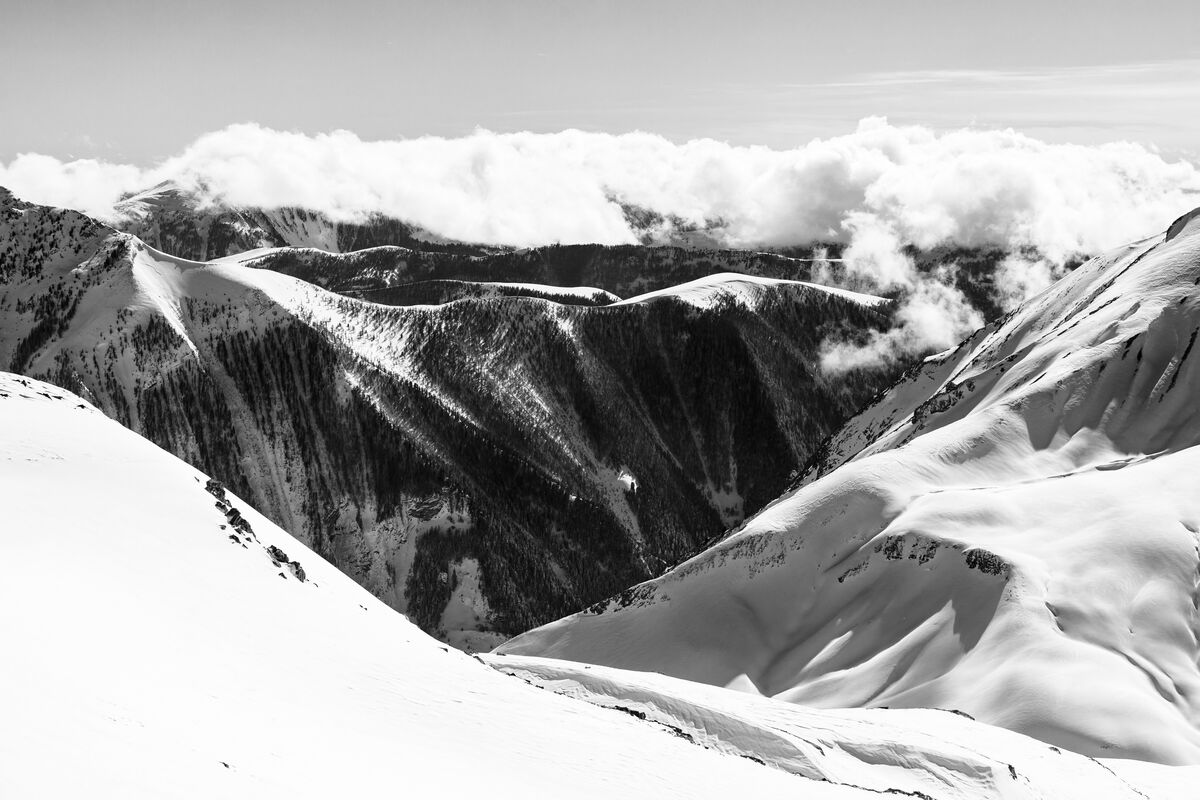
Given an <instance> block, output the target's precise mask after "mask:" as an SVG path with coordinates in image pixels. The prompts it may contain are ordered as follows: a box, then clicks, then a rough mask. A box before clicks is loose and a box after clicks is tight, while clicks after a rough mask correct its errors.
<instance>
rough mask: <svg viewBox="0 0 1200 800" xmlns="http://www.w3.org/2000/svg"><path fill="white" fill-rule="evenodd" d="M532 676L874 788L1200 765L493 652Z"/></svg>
mask: <svg viewBox="0 0 1200 800" xmlns="http://www.w3.org/2000/svg"><path fill="white" fill-rule="evenodd" d="M484 658H485V660H486V661H487V662H488V663H489V664H491V665H492V666H494V667H495V668H496V669H499V670H501V671H503V672H506V673H508V674H510V675H514V676H516V677H519V678H521V679H523V680H526V681H528V682H530V683H532V684H534V685H536V686H542V687H545V688H547V689H549V690H551V691H554V692H557V693H559V694H562V695H565V696H567V697H572V698H576V699H580V700H583V701H585V702H589V703H593V704H595V705H598V706H602V707H605V708H617V709H619V710H623V711H625V712H626V713H630V714H635V715H642V716H643V717H644V718H645V719H647V720H649V721H652V722H656V723H658V724H660V725H663V726H665V727H667V728H668V729H670V730H673V731H675V732H676V733H677V735H679V736H683V737H690V738H691V739H692V740H693V741H695V742H697V743H699V744H702V745H703V746H705V747H709V748H712V749H714V750H718V751H720V752H725V753H730V754H734V755H741V756H745V757H748V758H756V759H760V760H762V761H764V762H765V763H767V764H768V765H770V766H773V767H776V768H778V769H782V770H785V771H787V772H790V773H792V774H794V775H801V776H804V777H808V778H815V779H817V780H824V781H830V782H832V783H839V784H853V785H855V786H861V787H863V788H865V789H868V790H871V791H875V792H885V793H906V794H910V795H912V796H915V797H936V798H942V799H944V800H967V799H968V798H978V797H1007V798H1017V797H1029V798H1033V797H1039V798H1054V800H1069V798H1080V800H1085V798H1086V800H1093V798H1106V800H1114V799H1115V798H1121V797H1130V798H1133V797H1161V798H1179V800H1183V799H1184V798H1190V797H1193V796H1194V787H1195V785H1196V781H1197V780H1200V767H1164V766H1161V765H1158V764H1149V763H1146V762H1141V761H1125V760H1120V759H1108V760H1096V759H1090V758H1086V757H1084V756H1079V755H1077V754H1075V753H1072V752H1070V751H1068V750H1061V749H1059V748H1057V747H1054V746H1052V745H1046V744H1044V743H1042V742H1039V741H1037V740H1036V739H1031V738H1029V737H1026V736H1022V735H1020V734H1016V733H1013V732H1011V731H1006V730H1004V729H1003V728H997V727H993V726H991V725H985V724H983V723H980V722H976V721H974V720H972V719H970V718H969V717H967V716H965V715H964V714H962V713H958V712H950V711H938V710H921V709H914V710H899V709H886V710H885V709H866V710H833V711H824V710H816V709H812V708H806V707H803V706H799V705H795V704H792V703H781V702H778V701H776V700H771V699H768V698H764V697H758V696H756V695H753V694H748V693H745V692H738V691H731V690H729V689H721V688H717V687H712V686H705V685H704V684H700V683H692V682H690V681H683V680H679V679H678V678H669V677H666V676H663V675H658V674H655V673H649V672H630V671H626V670H617V669H611V668H607V667H598V666H590V665H587V664H578V663H574V662H570V661H558V660H555V659H545V658H535V657H529V656H500V655H494V654H493V655H488V656H485V657H484Z"/></svg>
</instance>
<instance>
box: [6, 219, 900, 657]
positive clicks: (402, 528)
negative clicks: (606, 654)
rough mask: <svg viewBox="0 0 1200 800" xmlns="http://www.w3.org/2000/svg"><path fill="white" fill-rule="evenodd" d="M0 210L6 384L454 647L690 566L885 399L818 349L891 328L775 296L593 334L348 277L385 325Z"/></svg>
mask: <svg viewBox="0 0 1200 800" xmlns="http://www.w3.org/2000/svg"><path fill="white" fill-rule="evenodd" d="M6 209H7V210H6V214H7V216H6V217H5V219H6V220H7V222H6V223H5V224H6V226H7V227H5V229H4V231H0V233H4V234H5V235H6V236H7V237H8V239H7V242H9V243H10V244H9V247H8V249H7V250H6V251H5V252H6V253H15V254H16V255H15V256H12V257H11V258H10V257H9V256H7V255H6V258H5V262H4V274H5V276H6V280H5V282H4V283H3V285H0V310H2V311H3V316H2V317H0V364H3V365H5V366H9V367H10V368H12V369H14V370H17V371H21V372H25V373H27V374H29V375H33V376H35V377H40V378H44V379H47V380H50V381H53V382H55V383H57V384H59V385H62V386H65V387H68V388H71V389H72V390H74V391H77V392H78V393H80V394H82V395H84V396H86V397H87V398H88V399H89V400H91V401H93V402H94V403H95V404H96V405H97V406H99V407H100V408H102V409H103V410H104V411H105V413H107V414H109V415H110V416H112V417H113V418H115V419H117V420H118V421H120V422H122V423H123V424H126V425H127V426H129V427H131V428H132V429H134V430H135V431H138V432H140V433H142V434H144V435H146V436H147V437H148V438H150V439H151V440H153V441H154V442H156V443H157V444H159V445H160V446H162V447H164V448H165V449H168V450H169V451H171V452H172V453H175V454H177V455H179V456H180V457H182V458H184V459H185V460H187V461H189V462H190V463H193V464H196V465H197V466H198V467H200V468H203V469H204V470H205V471H206V472H208V473H209V474H212V475H214V476H217V477H218V478H219V479H220V480H222V481H224V482H225V483H226V484H227V485H228V486H229V488H230V489H231V490H232V491H234V492H236V493H237V494H239V495H241V496H244V497H246V498H248V499H249V500H250V501H251V502H253V503H254V504H255V505H256V506H257V507H259V508H261V509H263V510H264V512H265V513H267V514H268V515H269V516H270V517H271V518H272V519H273V520H275V521H277V522H278V523H279V524H281V525H282V526H284V527H285V528H287V529H288V530H290V531H293V532H294V533H296V534H297V535H298V536H299V537H300V538H302V539H303V540H304V541H305V542H306V543H309V544H310V545H311V546H312V547H313V548H314V549H316V550H317V551H318V552H320V553H321V554H322V555H324V556H326V557H328V558H329V559H330V560H331V561H333V562H334V563H335V564H337V565H338V566H339V567H341V568H342V569H344V570H345V571H346V572H347V574H349V575H351V576H352V577H354V578H355V579H356V580H357V581H359V582H360V583H361V584H362V585H364V586H366V587H367V588H368V589H369V590H370V591H372V592H373V593H374V594H376V595H377V596H379V597H381V598H383V599H385V600H386V601H387V602H388V603H389V604H390V605H392V606H393V607H395V608H397V609H401V610H403V611H405V612H406V613H408V614H409V615H410V616H411V617H412V618H413V619H414V620H415V621H417V622H418V623H419V624H420V625H421V626H423V627H424V628H426V629H427V630H430V631H434V632H437V633H438V634H439V635H441V636H442V637H444V638H445V639H446V640H447V641H451V642H453V643H454V644H456V645H459V646H463V647H469V648H475V649H479V648H488V647H491V646H494V645H495V644H497V643H499V642H500V641H502V640H503V638H504V637H505V636H506V635H512V634H515V633H518V632H520V631H522V630H527V629H528V628H530V627H533V626H534V625H537V624H540V623H543V622H546V621H548V620H550V619H554V618H556V617H559V616H562V615H563V614H566V613H569V612H571V611H574V610H576V609H578V608H582V607H584V606H586V605H588V604H589V603H593V602H595V601H597V600H599V599H601V598H603V597H607V596H609V595H611V594H613V593H614V592H617V591H619V590H620V589H621V588H623V587H625V586H628V585H630V584H633V583H637V582H638V581H640V580H644V579H645V578H648V577H650V576H651V575H653V574H656V573H659V572H661V571H662V569H663V568H665V567H667V566H668V565H670V564H673V563H677V562H678V561H680V560H681V559H683V558H685V557H687V556H688V555H690V554H692V553H694V552H696V551H697V550H699V549H700V548H701V547H703V545H704V544H705V542H707V541H709V540H711V539H714V538H716V537H719V536H720V535H721V534H722V533H723V532H724V531H725V530H726V529H727V528H729V527H733V526H736V525H738V524H740V523H741V521H742V520H743V519H744V517H745V515H746V514H748V513H752V512H753V511H755V510H757V509H758V508H760V507H762V506H763V505H764V504H765V503H767V502H768V501H770V500H771V499H772V498H774V497H775V496H777V495H778V494H779V492H781V491H782V490H783V489H784V488H785V487H786V485H787V482H788V480H789V473H791V472H793V471H795V470H798V469H799V467H800V466H801V465H802V464H803V463H804V462H805V461H806V460H807V458H808V456H809V454H810V452H811V451H812V449H813V448H814V447H815V446H816V444H817V443H818V442H820V441H821V440H822V439H823V438H824V437H825V436H827V435H828V433H829V432H830V431H832V430H833V428H834V427H835V426H836V425H837V424H839V423H840V422H841V420H842V419H844V417H845V416H846V415H847V414H848V413H850V412H851V411H852V410H853V409H854V408H856V407H857V406H858V405H859V404H860V403H861V402H862V401H863V400H864V399H865V398H866V397H868V396H869V395H870V394H871V392H872V391H874V390H875V389H876V388H877V387H878V386H879V385H881V384H882V383H885V382H886V380H887V377H888V373H886V372H884V371H874V372H872V371H859V372H856V373H853V374H850V375H848V376H842V377H838V378H837V379H831V378H830V377H828V376H826V375H824V374H823V373H822V372H821V370H820V369H819V368H818V367H817V366H816V364H817V360H818V348H819V344H820V342H821V341H822V340H823V339H824V338H825V337H827V336H830V335H839V336H840V335H848V336H849V335H855V334H856V333H859V332H861V331H863V330H869V329H873V328H875V327H879V326H882V325H885V324H886V321H887V307H886V306H884V305H881V304H878V303H876V304H875V305H872V304H870V303H864V302H863V301H862V299H861V298H857V297H851V296H847V295H846V294H845V293H841V292H837V291H832V290H826V289H823V288H820V287H814V286H807V285H802V284H799V283H794V282H782V281H777V282H770V281H766V282H762V281H760V282H758V283H752V285H753V286H755V287H756V289H755V291H754V292H753V293H752V295H753V296H752V298H751V299H752V302H750V301H746V298H743V299H742V300H738V299H736V297H735V295H736V294H737V293H735V292H732V291H728V292H727V291H725V290H723V289H720V290H719V291H717V290H715V291H713V292H712V293H711V296H712V298H713V302H711V303H707V304H706V307H704V308H697V307H696V306H695V305H693V304H689V303H687V302H670V301H668V302H665V303H664V302H655V303H637V304H633V305H629V306H619V307H610V306H609V305H602V306H596V307H590V306H589V305H588V304H590V303H600V302H607V301H608V300H609V296H608V295H606V294H605V293H603V292H601V291H598V290H587V289H560V288H556V287H545V286H538V285H530V284H527V283H520V284H518V285H514V284H513V283H511V282H508V283H503V284H500V285H498V284H494V283H489V284H462V285H460V286H453V285H450V286H447V285H445V284H441V285H440V286H431V285H430V284H428V283H426V284H424V285H422V284H416V285H412V284H404V283H403V282H395V283H392V284H387V283H386V281H385V282H383V285H382V286H381V285H380V284H379V283H377V282H375V281H376V278H377V277H378V276H374V275H372V274H369V270H368V271H367V273H368V274H366V275H365V276H361V278H362V279H361V281H359V283H357V284H355V285H357V286H358V287H359V294H361V295H362V296H366V297H374V298H375V299H378V300H381V301H385V302H386V303H388V304H385V302H368V301H364V300H361V299H355V298H351V297H347V296H344V295H340V294H335V293H332V292H330V291H326V290H324V289H322V288H320V287H318V286H317V285H315V284H313V283H308V282H305V281H302V280H299V279H297V278H296V277H293V276H290V275H285V274H281V273H279V272H275V271H273V270H269V269H262V268H253V267H250V266H247V265H246V264H245V263H243V262H245V261H251V262H253V261H255V260H257V259H259V258H260V257H261V256H262V255H263V254H262V253H258V254H255V253H251V254H247V255H245V256H235V257H230V258H225V259H220V260H218V261H215V262H208V263H202V262H196V261H188V260H185V259H181V258H177V257H174V256H170V255H168V254H166V253H163V252H161V251H159V250H157V249H155V248H152V247H150V246H148V245H146V244H145V243H143V242H141V241H140V240H138V239H136V238H135V237H132V236H130V235H128V234H122V233H117V232H114V231H112V230H111V229H109V228H105V227H103V226H99V225H98V224H95V223H92V227H90V228H87V230H83V229H82V228H81V227H80V224H82V223H78V222H76V221H75V217H78V215H75V216H74V217H70V219H68V215H69V214H70V212H56V211H54V210H52V209H45V208H42V207H39V206H31V205H28V204H20V203H17V202H15V201H12V202H10V203H9V205H8V206H6ZM79 219H80V220H86V218H79ZM63 220H65V222H63ZM55 237H61V238H62V243H61V246H60V243H58V239H57V238H55ZM0 241H6V239H5V238H4V237H0ZM64 248H65V249H64ZM59 251H61V252H62V253H63V254H64V255H62V256H61V257H59V256H54V255H52V254H51V253H52V252H59ZM270 252H271V253H274V254H280V253H288V252H293V251H270ZM314 252H315V251H308V250H299V251H294V253H295V255H296V257H297V258H298V259H300V260H302V261H303V260H305V259H307V258H308V257H309V256H310V255H311V254H313V253H314ZM368 252H369V251H368ZM39 259H42V260H43V261H45V262H46V263H45V265H44V266H43V264H42V262H41V261H39ZM56 259H57V260H56ZM360 266H363V265H361V264H360ZM308 277H311V278H315V277H316V276H313V275H310V276H308ZM327 277H331V278H337V275H336V274H332V275H330V276H327ZM347 280H352V279H351V277H347ZM747 280H748V279H746V278H744V277H736V278H733V277H728V276H727V277H725V278H723V279H721V281H718V282H717V283H718V284H721V285H725V286H729V287H734V286H737V285H740V283H742V282H745V281H747ZM368 287H374V288H375V289H378V290H379V291H371V292H369V291H367V288H368ZM467 287H469V288H467ZM339 288H342V289H345V287H344V286H340V287H339ZM719 288H720V287H719V286H718V287H717V289H719ZM441 292H446V293H448V296H447V297H445V298H444V299H445V301H446V302H444V303H442V304H430V303H429V302H428V301H431V300H436V299H437V297H436V295H438V294H439V293H441ZM428 293H432V296H431V295H430V294H428ZM742 294H744V293H742ZM547 297H553V298H555V299H557V300H565V301H568V302H566V303H563V302H555V301H552V300H549V299H546V298H547ZM747 297H749V295H747ZM414 300H417V301H419V302H418V303H417V304H415V305H412V304H410V303H412V302H413V301H414ZM391 303H397V305H392V304H391ZM399 303H404V305H398V304H399ZM467 610H469V613H468V612H467ZM476 617H477V618H478V620H477V621H475V622H471V620H473V619H475V618H476ZM463 620H467V621H468V622H469V624H468V626H467V627H465V628H464V627H462V622H463Z"/></svg>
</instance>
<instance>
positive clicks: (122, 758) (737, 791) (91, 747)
mask: <svg viewBox="0 0 1200 800" xmlns="http://www.w3.org/2000/svg"><path fill="white" fill-rule="evenodd" d="M0 442H3V448H2V450H0V453H2V457H0V502H2V503H3V507H4V509H5V524H4V526H3V528H0V606H2V607H3V608H4V609H5V613H4V614H2V615H0V638H2V640H3V641H4V644H5V652H4V658H3V659H0V707H3V709H4V723H5V724H4V725H3V726H2V727H0V795H2V796H4V797H5V798H32V797H74V796H86V797H127V798H141V797H147V798H149V797H153V798H212V797H227V798H243V797H244V798H259V799H261V798H276V797H278V798H310V797H311V798H317V797H345V796H374V795H379V794H385V793H388V792H397V793H401V794H404V795H406V796H417V797H427V796H438V797H450V798H454V797H473V796H479V795H483V794H486V795H487V796H488V797H497V798H530V797H572V798H576V797H578V798H613V797H622V798H655V799H656V800H658V799H660V798H681V800H682V798H687V799H688V800H693V799H694V798H726V797H730V796H737V795H744V794H745V793H746V792H747V791H750V792H752V793H753V794H754V795H755V796H763V797H793V796H796V797H806V798H815V799H816V800H860V799H865V798H876V797H879V796H880V793H884V794H896V795H902V796H912V797H939V798H976V799H978V800H983V799H985V798H1029V800H1033V798H1047V797H1053V798H1056V800H1075V799H1077V800H1085V799H1089V800H1090V798H1097V797H1104V798H1114V799H1116V800H1120V799H1122V798H1129V799H1130V800H1133V799H1134V798H1152V800H1160V799H1161V800H1172V799H1173V798H1179V799H1182V798H1186V797H1188V796H1189V795H1188V791H1190V789H1191V788H1192V787H1194V785H1195V783H1194V782H1195V780H1196V778H1197V775H1196V772H1195V769H1182V768H1174V769H1171V768H1165V767H1159V766H1157V765H1152V764H1137V763H1123V762H1119V761H1108V762H1100V761H1095V760H1091V759H1087V758H1084V757H1081V756H1078V755H1075V754H1073V753H1070V752H1066V751H1061V750H1058V749H1056V748H1052V747H1048V746H1046V745H1045V744H1042V743H1040V742H1037V741H1034V740H1032V739H1029V738H1026V737H1023V736H1020V735H1017V734H1013V733H1010V732H1007V731H1003V730H999V729H994V728H990V727H989V726H986V725H983V724H980V723H976V722H973V721H971V720H969V719H967V718H965V717H962V716H959V715H955V714H951V713H946V712H936V711H918V712H904V711H896V712H889V711H857V712H855V711H852V712H820V711H808V710H803V709H800V708H796V707H790V706H787V705H786V704H781V703H774V702H772V701H768V700H764V699H762V698H757V697H753V696H750V695H747V694H742V693H737V692H731V691H726V690H720V689H713V688H711V687H704V686H699V685H691V684H687V683H686V682H683V681H679V680H673V679H668V678H664V677H661V676H653V675H646V674H638V673H626V672H621V671H617V670H607V669H600V668H589V667H588V666H587V665H579V664H570V663H567V662H555V661H548V660H543V659H510V658H491V659H490V661H491V663H493V664H495V665H496V666H497V668H498V669H499V670H500V671H497V670H496V669H489V667H488V666H487V665H485V664H484V663H480V661H479V660H476V659H472V658H471V657H468V656H466V655H464V654H462V653H459V652H457V651H454V650H452V649H450V648H447V647H445V646H442V645H439V644H438V643H437V642H435V641H434V640H432V639H430V638H429V637H427V636H425V635H424V634H422V633H421V632H420V631H419V630H417V629H416V628H415V627H414V626H412V625H411V624H409V623H408V622H407V621H406V620H405V619H404V618H403V617H402V616H401V615H399V614H397V613H395V612H394V611H392V610H391V609H389V608H387V607H386V606H384V605H383V604H382V603H380V602H378V601H377V600H376V599H375V598H373V597H371V596H370V595H369V594H368V593H367V592H365V591H364V590H362V589H361V588H360V587H358V586H356V585H355V584H354V583H353V582H352V581H350V580H349V579H348V578H347V577H346V576H344V575H342V574H341V573H340V572H339V571H338V570H336V569H335V568H334V567H332V566H331V565H330V564H328V563H326V562H324V561H323V560H322V559H321V558H320V557H319V556H317V555H316V554H315V553H313V552H312V551H310V550H309V549H308V548H307V547H305V546H304V545H303V544H301V543H300V542H298V541H296V540H295V539H293V538H291V537H290V536H288V535H287V534H286V533H284V532H283V531H282V530H280V529H279V528H278V527H276V526H275V525H274V524H272V523H271V522H269V521H268V520H267V519H265V518H264V517H263V516H261V515H260V514H258V513H257V512H256V511H255V510H254V509H253V508H252V507H251V506H250V505H249V504H247V503H245V502H244V501H243V500H242V498H240V497H239V496H237V495H236V494H234V493H232V492H230V491H228V490H227V489H226V488H225V487H223V486H222V485H220V484H219V483H218V482H216V481H214V480H212V479H211V478H210V477H209V476H207V475H205V474H203V473H200V472H198V471H197V470H195V469H194V468H192V467H190V466H188V465H186V464H184V463H183V462H181V461H179V460H177V459H176V458H174V457H172V456H170V455H169V454H167V453H165V452H163V451H162V450H160V449H159V448H157V447H155V446H154V445H153V444H151V443H150V442H147V441H145V440H143V439H140V438H139V437H137V436H136V435H134V434H133V433H131V432H129V431H128V430H126V429H124V428H123V427H121V426H120V425H118V424H117V423H115V422H114V421H112V420H110V419H107V418H106V417H105V416H104V415H103V414H101V413H99V412H98V411H97V410H96V409H94V408H93V407H92V406H90V405H89V404H88V403H87V402H86V401H84V400H83V399H81V398H79V397H76V396H74V395H71V394H70V393H68V392H65V391H63V390H61V389H59V388H58V387H55V386H52V385H50V384H45V383H41V382H38V381H33V380H30V379H27V378H23V377H20V376H16V375H10V374H0ZM502 672H504V673H509V674H507V675H506V674H502ZM510 676H515V677H510ZM516 678H521V679H523V680H518V679H516ZM529 684H532V685H529Z"/></svg>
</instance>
